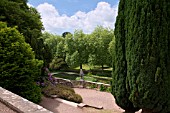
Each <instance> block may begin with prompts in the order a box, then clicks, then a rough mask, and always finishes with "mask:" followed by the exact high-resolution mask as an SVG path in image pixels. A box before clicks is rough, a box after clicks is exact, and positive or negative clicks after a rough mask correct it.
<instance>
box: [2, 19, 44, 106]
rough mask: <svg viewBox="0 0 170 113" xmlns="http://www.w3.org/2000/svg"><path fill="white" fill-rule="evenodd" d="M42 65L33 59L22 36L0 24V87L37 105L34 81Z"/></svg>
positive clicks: (37, 96)
mask: <svg viewBox="0 0 170 113" xmlns="http://www.w3.org/2000/svg"><path fill="white" fill-rule="evenodd" d="M42 64H43V61H39V60H37V59H35V55H34V53H33V51H32V48H31V47H30V45H29V44H27V43H26V42H25V39H24V37H23V35H21V34H20V33H19V31H18V30H17V29H16V28H11V27H7V25H6V24H5V23H2V22H0V67H1V68H0V72H1V73H0V86H2V87H4V88H6V89H8V90H10V91H12V92H14V93H16V94H18V95H20V96H22V97H24V98H27V99H28V100H31V101H32V102H36V103H38V102H39V101H40V100H41V91H40V88H39V87H38V86H37V85H36V84H35V80H37V78H38V77H39V75H40V68H41V67H42Z"/></svg>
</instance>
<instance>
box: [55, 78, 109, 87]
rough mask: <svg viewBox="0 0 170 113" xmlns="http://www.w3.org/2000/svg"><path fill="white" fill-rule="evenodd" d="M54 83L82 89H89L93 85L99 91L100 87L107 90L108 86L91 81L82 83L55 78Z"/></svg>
mask: <svg viewBox="0 0 170 113" xmlns="http://www.w3.org/2000/svg"><path fill="white" fill-rule="evenodd" d="M55 81H56V83H60V84H63V85H66V86H70V87H83V88H90V87H91V86H93V85H94V87H95V88H97V89H100V87H101V85H102V86H103V87H106V88H109V87H110V84H104V83H99V82H91V81H82V80H68V79H62V78H57V77H55Z"/></svg>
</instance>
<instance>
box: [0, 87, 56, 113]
mask: <svg viewBox="0 0 170 113" xmlns="http://www.w3.org/2000/svg"><path fill="white" fill-rule="evenodd" d="M0 102H2V103H4V104H5V105H7V106H8V107H9V108H11V109H12V110H14V111H16V112H18V113H53V112H51V111H49V110H47V109H45V108H43V107H42V106H40V105H37V104H34V103H33V102H30V101H28V100H27V99H25V98H22V97H21V96H18V95H16V94H14V93H12V92H10V91H8V90H6V89H3V88H2V87H0Z"/></svg>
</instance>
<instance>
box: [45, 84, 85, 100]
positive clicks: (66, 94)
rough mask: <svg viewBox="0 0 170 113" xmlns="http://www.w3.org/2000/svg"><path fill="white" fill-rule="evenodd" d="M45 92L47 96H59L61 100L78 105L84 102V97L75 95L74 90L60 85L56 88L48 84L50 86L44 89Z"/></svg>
mask: <svg viewBox="0 0 170 113" xmlns="http://www.w3.org/2000/svg"><path fill="white" fill-rule="evenodd" d="M43 92H44V94H45V95H47V96H51V95H57V96H58V97H59V98H63V99H66V100H69V101H73V102H77V103H81V102H82V101H83V99H82V97H81V96H80V95H78V94H76V93H75V91H74V89H72V88H69V87H67V86H63V85H60V84H57V85H56V86H54V85H51V84H48V86H46V87H45V88H43Z"/></svg>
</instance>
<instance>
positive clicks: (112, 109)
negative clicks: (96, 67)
mask: <svg viewBox="0 0 170 113" xmlns="http://www.w3.org/2000/svg"><path fill="white" fill-rule="evenodd" d="M74 90H75V92H76V93H78V94H80V95H81V96H82V98H83V103H85V104H90V105H94V106H103V108H104V109H103V110H97V109H94V108H86V107H84V108H82V109H81V108H78V107H73V106H70V105H68V104H65V103H61V102H59V101H57V100H55V99H50V98H46V97H43V100H42V102H41V103H40V105H41V106H43V107H44V108H46V109H48V110H50V111H53V112H54V113H123V112H124V110H123V109H121V108H120V107H119V106H117V105H116V103H115V99H114V97H113V96H112V94H110V93H107V92H101V91H96V90H92V89H84V88H74ZM136 113H141V111H138V112H136Z"/></svg>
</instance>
